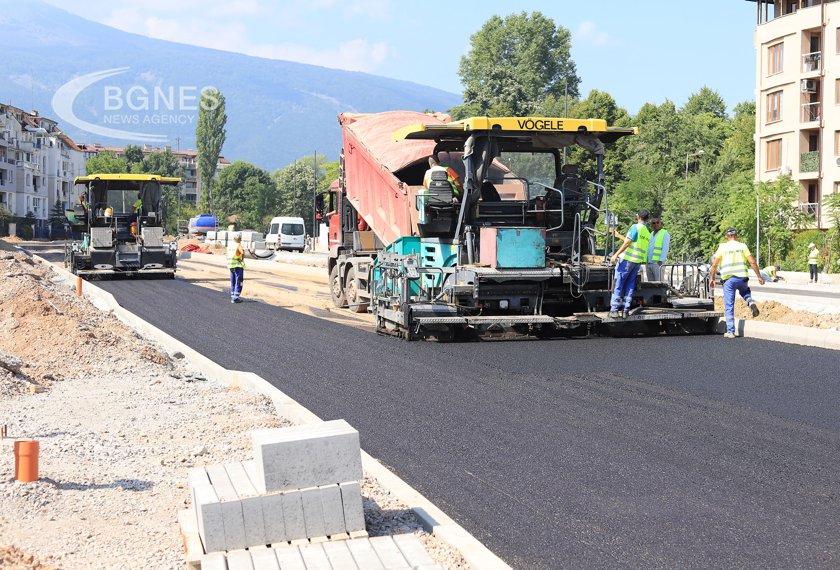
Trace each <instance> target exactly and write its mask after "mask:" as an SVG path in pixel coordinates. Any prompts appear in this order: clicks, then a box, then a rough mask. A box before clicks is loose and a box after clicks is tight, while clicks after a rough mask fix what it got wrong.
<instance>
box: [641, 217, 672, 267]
mask: <svg viewBox="0 0 840 570" xmlns="http://www.w3.org/2000/svg"><path fill="white" fill-rule="evenodd" d="M650 231H651V234H650V245H649V246H648V259H647V265H646V266H645V267H646V268H647V269H646V271H647V279H648V281H662V264H663V263H665V261H666V260H667V259H668V251H669V250H670V249H671V234H669V233H668V230H666V229H665V228H663V227H662V219H661V218H660V217H659V216H655V217H653V218H651V219H650Z"/></svg>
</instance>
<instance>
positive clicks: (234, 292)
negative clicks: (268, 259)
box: [227, 234, 245, 303]
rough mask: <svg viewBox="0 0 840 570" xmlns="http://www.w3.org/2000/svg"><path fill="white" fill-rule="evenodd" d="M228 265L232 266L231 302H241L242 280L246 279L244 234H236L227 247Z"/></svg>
mask: <svg viewBox="0 0 840 570" xmlns="http://www.w3.org/2000/svg"><path fill="white" fill-rule="evenodd" d="M227 258H228V267H229V268H230V302H231V303H241V302H242V299H240V298H239V296H240V295H241V294H242V282H243V281H244V280H245V250H244V249H243V248H242V236H241V235H239V234H235V235H234V236H233V241H232V243H230V244H228V247H227Z"/></svg>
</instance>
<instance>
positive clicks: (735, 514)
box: [98, 274, 840, 569]
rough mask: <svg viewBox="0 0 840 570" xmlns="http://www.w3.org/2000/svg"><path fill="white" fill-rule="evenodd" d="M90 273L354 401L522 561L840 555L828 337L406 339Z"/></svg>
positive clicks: (479, 527)
mask: <svg viewBox="0 0 840 570" xmlns="http://www.w3.org/2000/svg"><path fill="white" fill-rule="evenodd" d="M98 285H99V286H101V287H102V288H103V289H105V290H108V291H110V292H111V293H113V294H114V296H115V297H116V298H117V300H118V301H119V302H120V303H121V304H122V305H123V306H124V307H126V308H127V309H128V310H130V311H132V312H134V313H136V314H137V315H139V316H141V317H142V318H144V319H145V320H147V321H148V322H150V323H152V324H154V325H155V326H157V327H159V328H161V329H162V330H164V331H165V332H167V333H169V334H170V335H172V336H174V337H175V338H178V339H180V340H181V341H183V342H185V343H187V344H189V345H190V346H192V347H193V348H195V349H196V350H198V351H199V352H201V353H203V354H205V355H206V356H208V357H210V358H211V359H213V360H214V361H216V362H218V363H219V364H221V365H223V366H225V367H228V368H233V369H240V370H249V371H253V372H255V373H257V374H259V375H261V376H263V377H264V378H265V379H267V380H268V381H269V382H271V383H272V384H274V385H275V386H277V387H278V388H280V389H281V390H282V391H284V392H285V393H287V394H288V395H290V396H291V397H293V398H294V399H295V400H297V401H298V402H300V403H301V404H303V405H305V406H306V407H308V408H309V409H311V410H312V411H313V412H315V413H316V414H318V415H319V416H320V417H322V418H323V419H325V420H329V419H337V418H343V419H346V420H347V421H348V422H350V424H351V425H353V426H354V427H355V428H357V429H358V430H359V432H360V434H361V442H362V446H363V447H364V448H365V449H366V450H367V451H368V452H369V453H371V454H372V455H373V456H374V457H376V458H378V459H379V460H380V461H382V462H383V463H385V464H386V465H389V466H390V467H391V468H392V469H393V470H394V471H395V472H396V473H397V474H398V475H400V476H401V477H402V478H403V479H404V480H406V481H407V482H408V483H409V484H411V485H412V486H413V487H415V488H416V489H417V490H418V491H420V492H421V493H423V494H424V495H426V496H427V497H428V498H429V499H430V500H432V501H433V502H434V503H435V504H437V505H438V506H439V507H440V508H441V509H443V510H444V511H445V512H447V514H449V515H450V516H452V517H453V518H454V519H455V520H456V521H458V522H459V523H460V524H462V525H463V526H464V527H465V528H466V529H467V530H468V531H470V532H471V533H473V534H474V535H475V536H476V537H477V538H478V539H479V540H481V541H482V542H484V544H486V545H487V546H488V547H489V548H490V549H491V550H493V551H494V552H495V553H497V554H498V555H499V556H501V557H502V558H503V559H505V560H506V561H507V562H508V563H509V564H510V565H511V566H513V567H514V568H523V569H532V568H537V569H542V568H546V569H549V568H551V569H554V568H568V567H575V568H580V567H586V568H627V567H648V568H674V567H683V568H692V567H696V568H710V567H721V568H723V567H725V568H731V567H761V568H791V567H837V566H838V565H840V500H838V489H840V485H838V483H840V406H837V402H838V401H840V382H838V378H837V364H838V362H840V360H838V357H837V353H835V352H831V351H828V350H823V349H817V348H812V347H804V346H794V345H786V344H782V343H774V342H769V341H761V340H756V339H744V338H739V339H735V340H725V339H723V338H721V337H720V336H717V335H715V336H696V337H655V338H653V337H647V338H621V339H618V338H590V339H563V340H543V341H537V340H535V341H515V342H476V343H435V342H412V343H408V342H405V341H402V340H399V339H396V338H392V337H382V336H377V335H375V334H372V333H370V332H365V331H362V330H358V329H354V328H352V327H348V326H342V325H340V324H336V323H331V322H326V321H323V320H320V319H317V318H314V317H311V316H307V315H303V314H300V313H295V312H292V311H288V310H285V309H281V308H278V307H274V306H271V305H267V304H264V303H259V302H245V303H241V304H231V303H230V301H229V298H228V296H227V295H226V294H225V293H220V292H216V291H212V290H210V289H207V288H202V287H198V286H195V285H191V284H189V283H187V282H184V281H181V280H175V281H137V280H127V281H103V282H100V283H98ZM245 293H246V294H247V274H246V282H245Z"/></svg>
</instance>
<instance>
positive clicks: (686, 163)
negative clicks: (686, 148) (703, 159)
mask: <svg viewBox="0 0 840 570" xmlns="http://www.w3.org/2000/svg"><path fill="white" fill-rule="evenodd" d="M705 154H706V151H705V150H702V149H701V150H698V151H697V152H693V153H688V154H687V155H685V179H686V180H688V159H689V158H693V157H695V156H704V155H705Z"/></svg>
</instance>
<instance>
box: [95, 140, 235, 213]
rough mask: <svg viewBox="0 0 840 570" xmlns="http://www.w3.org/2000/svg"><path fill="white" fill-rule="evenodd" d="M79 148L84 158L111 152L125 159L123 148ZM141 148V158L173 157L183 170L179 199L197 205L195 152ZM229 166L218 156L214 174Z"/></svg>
mask: <svg viewBox="0 0 840 570" xmlns="http://www.w3.org/2000/svg"><path fill="white" fill-rule="evenodd" d="M79 146H80V147H81V148H82V149H83V150H84V152H85V156H86V158H90V157H92V156H96V154H97V153H99V152H103V151H108V152H112V153H114V155H115V156H116V157H118V158H124V157H125V147H124V146H102V145H100V144H80V145H79ZM141 148H142V149H143V156H148V155H150V154H152V153H154V152H164V151H166V150H169V151H170V152H171V153H172V154H173V155H175V158H176V159H177V160H178V164H179V165H180V166H181V167H182V168H183V169H184V176H183V179H184V181H183V182H181V185H180V192H181V199H182V200H183V201H184V202H189V203H191V204H192V205H196V204H198V200H199V198H200V197H201V177H200V176H199V174H198V153H197V152H196V151H194V150H173V149H172V148H171V147H165V148H158V147H152V146H149V145H145V144H144V145H143V146H142V147H141ZM229 165H230V162H229V161H228V160H227V159H226V158H225V157H223V156H220V157H219V160H218V162H217V164H216V172H217V173H218V171H219V170H221V169H222V168H224V167H226V166H229Z"/></svg>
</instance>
